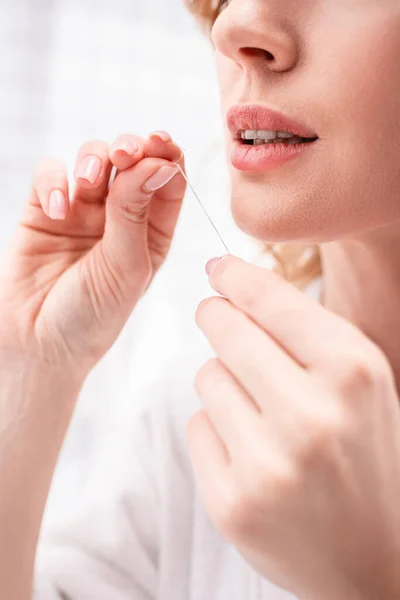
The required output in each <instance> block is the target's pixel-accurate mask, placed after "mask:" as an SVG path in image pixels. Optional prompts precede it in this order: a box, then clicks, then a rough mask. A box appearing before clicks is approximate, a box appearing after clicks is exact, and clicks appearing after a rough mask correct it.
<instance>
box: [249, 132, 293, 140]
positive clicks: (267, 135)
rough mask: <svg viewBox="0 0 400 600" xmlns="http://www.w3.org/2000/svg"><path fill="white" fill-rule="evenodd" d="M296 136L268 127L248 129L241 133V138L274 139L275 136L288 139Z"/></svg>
mask: <svg viewBox="0 0 400 600" xmlns="http://www.w3.org/2000/svg"><path fill="white" fill-rule="evenodd" d="M295 137H297V136H295V135H293V133H288V132H286V131H270V130H269V129H259V130H255V129H248V130H246V131H243V132H242V133H241V138H242V140H263V141H267V140H275V139H276V138H282V139H290V138H295Z"/></svg>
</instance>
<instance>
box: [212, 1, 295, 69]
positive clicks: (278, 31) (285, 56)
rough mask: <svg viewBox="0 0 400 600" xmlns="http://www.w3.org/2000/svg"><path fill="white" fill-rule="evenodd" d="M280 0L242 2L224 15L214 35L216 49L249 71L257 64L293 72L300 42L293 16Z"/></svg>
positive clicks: (217, 22)
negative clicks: (291, 19) (291, 21)
mask: <svg viewBox="0 0 400 600" xmlns="http://www.w3.org/2000/svg"><path fill="white" fill-rule="evenodd" d="M284 4H286V8H284V9H283V10H282V1H281V0H278V1H275V0H244V1H242V2H240V1H239V0H237V1H235V0H233V2H232V3H231V4H230V5H229V6H228V7H227V8H226V9H225V10H224V11H223V12H222V13H221V15H220V16H219V17H218V19H217V20H216V22H215V24H214V27H213V29H212V32H211V38H212V42H213V44H214V47H215V49H216V50H217V51H218V52H220V53H221V54H223V55H225V56H226V57H228V58H230V59H231V60H233V61H235V62H236V64H237V65H238V66H239V67H240V68H241V69H242V70H243V71H246V70H248V69H249V68H251V67H254V65H255V63H257V64H259V65H262V66H264V67H266V68H268V69H269V70H270V71H273V72H285V71H290V70H291V69H293V67H294V66H295V65H296V64H297V61H298V59H299V42H298V38H297V35H296V33H295V32H294V30H293V27H291V25H290V21H289V18H290V13H289V11H288V6H287V4H291V3H290V2H289V3H284Z"/></svg>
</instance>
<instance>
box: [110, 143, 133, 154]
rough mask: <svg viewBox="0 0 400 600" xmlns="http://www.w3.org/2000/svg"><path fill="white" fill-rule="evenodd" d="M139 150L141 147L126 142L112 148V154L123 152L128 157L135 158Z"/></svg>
mask: <svg viewBox="0 0 400 600" xmlns="http://www.w3.org/2000/svg"><path fill="white" fill-rule="evenodd" d="M138 149H139V146H138V145H137V144H136V143H135V142H131V141H129V142H128V141H125V142H120V143H117V144H114V145H113V146H112V147H111V152H112V153H113V154H114V153H115V152H122V153H123V154H126V155H127V156H133V155H134V154H135V153H136V152H137V151H138Z"/></svg>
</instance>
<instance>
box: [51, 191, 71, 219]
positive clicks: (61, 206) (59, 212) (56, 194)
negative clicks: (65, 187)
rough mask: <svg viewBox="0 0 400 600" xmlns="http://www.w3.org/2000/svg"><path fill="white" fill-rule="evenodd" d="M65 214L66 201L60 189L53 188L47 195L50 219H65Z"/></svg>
mask: <svg viewBox="0 0 400 600" xmlns="http://www.w3.org/2000/svg"><path fill="white" fill-rule="evenodd" d="M66 215H67V202H66V199H65V196H64V193H63V192H62V191H61V190H53V191H52V192H51V194H50V196H49V217H50V219H65V217H66Z"/></svg>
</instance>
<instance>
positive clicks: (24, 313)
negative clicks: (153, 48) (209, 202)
mask: <svg viewBox="0 0 400 600" xmlns="http://www.w3.org/2000/svg"><path fill="white" fill-rule="evenodd" d="M135 144H136V148H135ZM88 157H89V158H88ZM172 161H173V162H178V163H179V164H180V165H181V166H182V168H183V167H184V159H183V155H182V152H181V150H180V148H179V147H178V146H176V145H175V144H174V143H173V142H172V140H171V138H170V136H169V135H168V134H166V133H165V132H161V133H159V134H157V133H156V134H152V135H151V136H150V137H149V139H147V140H145V139H142V138H139V137H137V136H130V135H127V136H121V137H120V138H118V139H117V140H116V142H115V143H114V144H113V145H112V146H110V145H109V144H107V143H105V142H101V141H93V142H89V143H87V144H85V145H84V146H83V147H82V148H81V149H80V151H79V154H78V159H77V166H76V169H75V173H74V175H75V179H76V182H77V185H76V189H75V192H74V195H73V197H72V198H71V199H69V191H68V180H67V176H66V172H65V168H64V166H63V165H62V163H59V162H57V161H54V160H50V161H45V162H42V163H41V164H40V165H39V166H38V168H37V169H36V174H35V178H34V181H33V186H32V192H31V195H30V198H29V202H28V205H27V207H26V210H25V214H24V216H23V219H22V221H21V223H20V226H19V228H18V231H17V233H16V235H15V238H14V240H13V243H12V245H11V248H10V249H9V252H8V254H7V256H6V259H5V262H4V264H3V268H2V271H1V273H0V290H1V291H0V314H1V321H2V324H1V333H0V350H3V351H6V352H8V353H9V352H11V353H14V352H15V353H17V354H19V353H22V354H29V355H31V356H34V357H35V358H39V359H41V360H42V359H43V360H45V361H47V362H48V363H50V364H54V363H56V364H57V365H63V364H73V365H74V366H75V367H76V368H82V369H83V370H84V371H88V370H90V368H91V367H92V366H94V364H95V363H96V362H97V361H98V360H99V359H100V358H101V357H102V356H103V354H104V353H105V352H106V351H107V350H108V349H109V348H110V346H111V345H112V344H113V342H114V341H115V339H116V338H117V336H118V334H119V333H120V331H121V329H122V328H123V326H124V324H125V322H126V320H127V318H128V316H129V315H130V313H131V311H132V309H133V308H134V306H135V305H136V304H137V302H138V300H139V299H140V298H141V296H142V295H143V293H144V292H145V291H146V289H147V288H148V286H149V285H150V283H151V281H152V279H153V278H154V275H155V274H156V273H157V271H158V269H159V268H160V266H161V265H162V263H163V262H164V260H165V258H166V256H167V253H168V251H169V248H170V244H171V241H172V237H173V234H174V230H175V225H176V222H177V219H178V216H179V213H180V209H181V205H182V199H183V196H184V192H185V186H186V184H185V181H184V178H183V177H182V174H180V173H179V172H178V169H177V167H176V165H175V164H173V162H172ZM113 166H115V167H117V169H118V171H117V175H116V178H115V181H114V182H113V183H112V185H111V187H110V190H109V191H108V187H109V179H110V174H111V170H112V167H113ZM159 169H161V171H159ZM174 169H175V171H174ZM174 173H175V176H174ZM176 173H177V174H176ZM153 176H155V179H151V178H152V177H153ZM146 182H147V183H149V182H150V184H151V185H150V189H149V188H148V187H147V188H145V187H144V184H145V183H146ZM164 184H165V185H164ZM54 190H57V191H56V192H55V194H53V198H54V199H55V204H54V205H50V202H49V198H50V193H51V192H52V191H54ZM50 217H52V218H50Z"/></svg>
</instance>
